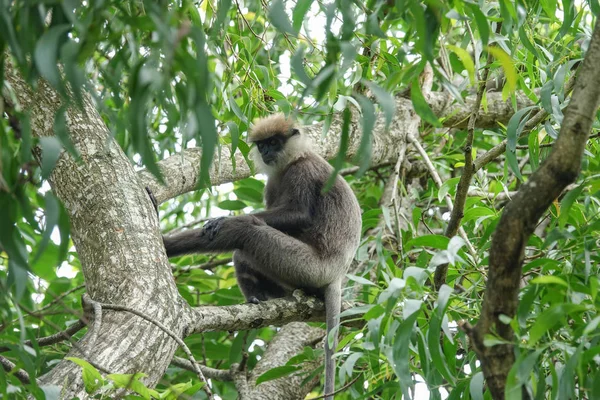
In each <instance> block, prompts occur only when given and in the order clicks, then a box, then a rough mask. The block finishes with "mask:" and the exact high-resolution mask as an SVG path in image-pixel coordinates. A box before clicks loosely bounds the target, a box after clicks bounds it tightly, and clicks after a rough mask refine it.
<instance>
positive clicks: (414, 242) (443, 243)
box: [404, 235, 450, 251]
mask: <svg viewBox="0 0 600 400" xmlns="http://www.w3.org/2000/svg"><path fill="white" fill-rule="evenodd" d="M448 243H450V239H449V238H447V237H446V236H443V235H423V236H419V237H417V238H414V239H411V240H409V241H408V242H407V243H406V245H405V246H404V249H405V251H409V250H410V249H412V248H413V247H433V248H434V249H440V250H446V249H447V248H448Z"/></svg>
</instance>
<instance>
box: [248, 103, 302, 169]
mask: <svg viewBox="0 0 600 400" xmlns="http://www.w3.org/2000/svg"><path fill="white" fill-rule="evenodd" d="M293 128H294V122H293V121H292V120H291V119H288V118H286V117H285V116H284V115H283V114H275V115H271V116H270V117H267V118H263V119H260V120H258V121H257V122H256V123H255V124H254V126H253V127H252V129H251V131H250V134H249V140H250V141H251V142H256V141H259V140H264V139H267V138H269V137H271V136H273V135H277V134H283V135H285V136H287V137H289V138H288V140H287V142H286V143H285V145H284V147H283V150H281V151H280V152H279V153H278V154H277V159H276V160H275V162H274V163H272V164H270V165H269V164H266V163H265V162H264V161H263V159H262V156H261V155H260V152H259V151H258V148H256V147H254V148H253V149H252V150H251V152H250V158H251V159H252V161H254V165H255V166H256V168H257V170H258V171H259V172H261V173H264V174H266V175H267V176H272V175H274V174H275V173H277V172H278V171H282V170H283V169H284V168H285V167H286V166H287V165H288V164H289V163H291V162H293V161H296V160H297V159H299V158H301V157H304V156H306V155H307V154H308V153H309V152H311V151H312V148H311V147H312V144H311V141H310V139H309V138H308V137H307V136H306V135H304V134H302V133H301V134H300V135H294V136H290V135H291V133H292V129H293Z"/></svg>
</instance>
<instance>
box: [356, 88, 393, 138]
mask: <svg viewBox="0 0 600 400" xmlns="http://www.w3.org/2000/svg"><path fill="white" fill-rule="evenodd" d="M361 82H362V83H363V84H364V85H365V86H367V87H368V88H369V89H370V90H371V92H373V94H374V95H375V98H376V99H377V102H378V103H379V105H380V106H381V108H382V109H383V114H384V115H385V127H386V129H387V128H388V127H389V126H390V124H391V123H392V119H393V118H394V114H395V113H396V101H395V100H394V96H392V95H391V94H390V93H388V92H387V91H386V90H385V89H383V88H382V87H380V86H378V85H377V84H375V83H373V82H370V81H367V80H362V81H361Z"/></svg>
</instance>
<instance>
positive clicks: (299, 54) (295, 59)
mask: <svg viewBox="0 0 600 400" xmlns="http://www.w3.org/2000/svg"><path fill="white" fill-rule="evenodd" d="M290 66H291V67H292V71H294V72H295V73H296V75H297V77H298V79H299V80H300V82H302V83H303V84H304V85H306V86H309V85H310V82H311V81H312V79H310V77H309V76H308V75H307V74H306V71H305V70H304V45H300V46H299V47H298V50H296V52H295V53H294V55H293V56H292V58H291V59H290Z"/></svg>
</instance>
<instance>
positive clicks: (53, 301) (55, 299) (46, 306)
mask: <svg viewBox="0 0 600 400" xmlns="http://www.w3.org/2000/svg"><path fill="white" fill-rule="evenodd" d="M83 288H85V284H82V285H79V286H77V287H74V288H73V289H71V290H67V291H66V292H64V293H62V294H61V295H59V296H57V297H55V298H54V299H53V300H52V301H51V302H50V303H48V304H46V305H45V306H44V307H42V308H40V309H38V310H36V311H35V312H37V313H39V312H42V311H44V310H47V309H48V308H50V307H52V306H53V305H55V304H56V303H58V302H60V301H61V300H62V299H64V298H65V297H67V296H68V295H70V294H71V293H74V292H76V291H78V290H80V289H83Z"/></svg>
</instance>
